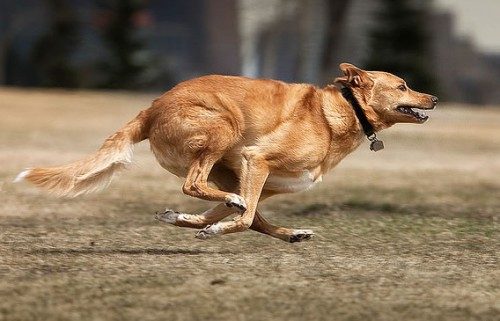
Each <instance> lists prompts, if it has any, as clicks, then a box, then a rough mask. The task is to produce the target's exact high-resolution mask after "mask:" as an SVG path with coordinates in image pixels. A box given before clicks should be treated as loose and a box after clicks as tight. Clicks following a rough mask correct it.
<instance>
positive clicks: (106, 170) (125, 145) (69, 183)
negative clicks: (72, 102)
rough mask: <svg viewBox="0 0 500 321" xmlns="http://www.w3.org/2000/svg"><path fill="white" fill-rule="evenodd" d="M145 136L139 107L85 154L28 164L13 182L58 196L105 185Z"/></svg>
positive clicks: (129, 159)
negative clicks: (76, 158)
mask: <svg viewBox="0 0 500 321" xmlns="http://www.w3.org/2000/svg"><path fill="white" fill-rule="evenodd" d="M147 136H148V119H147V114H146V112H145V111H142V112H141V113H139V115H137V117H135V118H134V119H133V120H131V121H130V122H128V123H127V124H126V125H125V126H124V127H123V128H121V129H120V130H119V131H117V132H116V133H114V134H113V135H111V136H110V137H108V138H107V139H106V140H105V141H104V144H102V146H101V147H100V148H99V150H98V151H97V152H96V153H95V154H94V155H91V156H88V157H87V158H85V159H83V160H80V161H77V162H74V163H71V164H68V165H64V166H58V167H47V168H28V169H26V170H25V171H23V172H21V173H20V174H19V175H18V176H17V177H16V179H15V180H14V182H18V181H21V180H23V179H24V180H27V181H29V182H31V183H33V184H34V185H36V186H38V187H41V188H44V189H46V190H47V191H48V192H50V193H51V194H54V195H57V196H71V197H74V196H78V195H81V194H85V193H90V192H94V191H97V190H100V189H103V188H105V187H106V186H107V185H108V184H109V183H110V181H111V178H112V177H113V174H114V173H115V172H116V171H117V170H120V169H123V168H125V167H126V166H127V165H128V164H130V163H131V162H132V147H133V144H135V143H138V142H140V141H142V140H144V139H146V138H147Z"/></svg>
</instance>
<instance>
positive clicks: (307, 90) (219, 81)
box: [21, 64, 436, 241]
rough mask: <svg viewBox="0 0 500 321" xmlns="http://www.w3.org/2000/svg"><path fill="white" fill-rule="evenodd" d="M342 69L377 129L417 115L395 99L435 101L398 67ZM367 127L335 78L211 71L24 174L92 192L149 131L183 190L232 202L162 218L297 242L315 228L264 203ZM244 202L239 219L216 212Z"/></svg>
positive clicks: (334, 159)
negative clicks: (99, 140)
mask: <svg viewBox="0 0 500 321" xmlns="http://www.w3.org/2000/svg"><path fill="white" fill-rule="evenodd" d="M340 68H341V70H342V71H343V73H344V76H343V77H339V78H337V79H335V83H336V84H340V85H342V86H347V87H349V88H351V89H352V91H353V93H354V95H355V97H356V98H357V100H358V101H359V102H360V104H361V106H362V108H363V109H364V111H365V114H366V115H367V117H368V119H369V121H370V122H371V123H372V124H373V126H374V127H375V129H376V130H377V131H379V130H382V129H384V128H387V127H390V126H392V125H393V124H395V123H397V122H415V123H418V122H421V121H418V120H416V119H415V118H413V117H412V116H409V115H406V114H402V113H401V112H399V111H398V110H396V108H397V107H398V106H401V105H411V106H413V107H417V108H420V109H431V108H433V107H434V106H435V103H436V99H435V98H433V96H430V95H427V94H422V93H418V92H415V91H412V90H410V89H409V88H407V86H406V84H404V81H403V80H402V79H400V78H398V77H396V76H394V75H391V74H388V73H384V72H373V71H364V70H361V69H359V68H357V67H355V66H353V65H350V64H341V65H340ZM363 136H364V135H363V131H362V128H361V126H360V123H359V121H358V119H357V118H356V116H355V113H354V111H353V108H352V106H351V105H350V104H349V103H348V102H347V101H346V100H345V99H344V98H343V96H342V95H341V93H340V91H339V90H338V89H337V88H336V87H334V86H327V87H326V88H323V89H320V88H317V87H315V86H312V85H308V84H287V83H284V82H280V81H275V80H261V79H249V78H243V77H233V76H217V75H213V76H205V77H200V78H196V79H192V80H188V81H185V82H183V83H180V84H179V85H177V86H176V87H174V88H173V89H171V90H170V91H168V92H166V93H165V94H163V95H162V96H161V97H159V98H158V99H156V100H155V101H154V102H153V104H152V106H151V107H150V108H149V109H147V110H145V111H143V112H141V113H140V114H139V115H138V116H137V117H136V118H135V119H134V120H132V121H131V122H130V123H128V124H127V125H126V126H125V127H123V128H122V129H121V130H120V131H118V132H117V133H116V134H114V135H112V136H111V137H109V138H108V139H107V140H106V141H105V143H104V144H103V146H102V147H101V148H100V149H99V150H98V151H97V153H96V154H95V155H93V156H90V157H89V158H87V159H85V160H83V161H79V162H76V163H73V164H70V165H66V166H61V167H53V168H34V169H31V170H29V172H28V173H27V174H26V173H25V174H26V175H25V176H24V177H25V179H27V180H28V181H30V182H32V183H34V184H35V185H37V186H40V187H43V188H45V189H47V190H49V191H50V192H53V193H55V194H57V195H71V196H76V195H79V194H82V193H86V192H90V191H93V190H96V189H98V188H101V187H103V186H105V185H106V184H107V183H108V182H109V180H110V179H111V177H112V175H113V172H115V171H116V170H118V169H122V168H123V167H125V165H126V164H128V163H129V162H130V158H131V146H132V144H133V143H136V142H138V141H141V140H143V139H146V138H148V139H149V141H150V144H151V150H152V151H153V153H154V155H155V156H156V158H157V160H158V162H159V163H160V164H161V166H163V167H164V168H165V169H167V170H168V171H170V172H172V173H174V174H175V175H177V176H180V177H186V182H185V183H184V186H183V191H184V193H186V194H188V195H191V196H194V197H198V198H201V199H205V200H210V201H217V202H223V203H226V204H227V205H228V206H232V208H230V209H227V208H224V207H220V206H217V207H215V208H214V209H212V210H210V211H207V212H206V213H204V214H201V215H188V214H182V213H177V212H166V213H164V215H163V216H160V217H159V219H162V220H164V221H166V222H169V223H172V224H174V225H178V226H186V227H196V228H203V229H202V230H201V231H200V232H198V234H197V237H199V238H208V237H211V236H213V235H217V234H226V233H232V232H238V231H243V230H245V229H247V228H252V229H255V230H257V231H259V232H262V233H265V234H269V235H271V236H274V237H278V238H280V239H283V240H286V241H300V240H302V239H307V238H308V237H310V235H311V234H312V232H310V231H303V230H293V229H287V228H282V227H279V226H274V225H271V224H270V223H268V222H267V221H266V220H265V219H264V218H263V217H262V216H261V215H260V213H258V211H257V204H258V202H259V201H260V200H263V199H265V198H267V197H270V196H272V195H276V194H280V193H287V192H295V191H298V190H302V189H307V188H309V187H311V186H312V185H313V184H315V183H316V182H318V181H320V180H321V177H322V175H324V174H325V173H326V172H328V171H329V170H330V169H332V168H333V167H334V166H335V165H337V164H338V163H339V162H340V161H341V160H342V159H343V158H344V157H345V156H347V155H348V154H349V153H350V152H352V151H353V150H354V149H356V148H357V147H358V146H359V145H360V144H361V142H362V141H363ZM21 176H23V175H21ZM21 178H22V177H21ZM210 181H211V182H214V183H215V184H216V185H217V186H218V188H217V189H216V188H213V187H212V186H210V185H209V184H208V182H210ZM238 211H239V212H240V215H239V216H238V217H237V218H236V219H235V220H233V221H228V222H221V221H220V220H222V219H223V218H224V217H226V216H228V215H230V214H233V213H235V212H238Z"/></svg>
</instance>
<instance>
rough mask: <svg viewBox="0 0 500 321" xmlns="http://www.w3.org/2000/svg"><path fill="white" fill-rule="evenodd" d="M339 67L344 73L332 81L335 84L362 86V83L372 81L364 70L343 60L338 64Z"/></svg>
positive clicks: (370, 82) (368, 83)
mask: <svg viewBox="0 0 500 321" xmlns="http://www.w3.org/2000/svg"><path fill="white" fill-rule="evenodd" d="M339 68H340V70H341V71H342V72H343V73H344V76H343V77H337V78H335V80H334V81H333V83H334V84H335V85H336V84H341V85H342V86H345V87H362V86H364V85H372V84H373V81H372V80H371V78H370V76H369V75H368V73H367V72H366V71H364V70H362V69H359V68H358V67H356V66H354V65H352V64H349V63H346V62H344V63H341V64H340V65H339Z"/></svg>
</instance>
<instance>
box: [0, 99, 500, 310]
mask: <svg viewBox="0 0 500 321" xmlns="http://www.w3.org/2000/svg"><path fill="white" fill-rule="evenodd" d="M152 98H154V97H153V96H152V95H144V94H142V95H141V94H126V93H112V94H111V93H94V92H59V91H24V90H15V89H0V115H1V117H0V133H1V135H0V163H1V164H2V166H1V168H0V180H1V181H0V199H1V204H0V231H1V233H0V320H285V319H286V320H498V317H499V315H500V268H499V258H498V255H499V253H500V235H499V216H500V108H499V109H494V108H481V109H480V108H465V107H462V108H460V107H458V106H447V105H441V106H440V108H439V109H438V110H436V111H435V112H432V115H431V119H430V121H429V122H428V123H427V124H425V125H422V126H418V125H399V126H395V127H394V128H392V129H389V130H387V131H385V132H383V133H382V134H381V135H380V136H381V138H382V139H384V142H385V144H386V149H385V150H384V151H382V152H378V153H373V152H370V151H368V146H367V144H364V145H363V146H361V147H360V149H359V150H358V151H356V152H355V153H354V154H353V155H351V156H349V157H348V158H347V159H346V160H345V161H344V162H343V163H341V166H339V167H338V168H337V169H335V170H334V171H333V172H332V173H331V174H330V175H329V176H328V177H327V178H326V179H325V181H324V182H323V183H322V184H319V185H318V186H316V187H315V188H314V189H312V190H310V191H307V192H304V193H300V194H293V195H285V196H279V197H276V198H274V199H270V200H269V201H267V202H266V203H264V204H262V209H263V211H264V215H266V216H267V217H268V218H269V219H270V220H271V221H273V222H276V223H279V224H281V225H286V226H293V227H303V228H312V229H314V230H315V232H316V233H317V237H316V238H315V239H314V240H313V241H310V242H305V243H295V244H287V243H284V242H282V241H279V240H276V239H273V238H270V237H267V236H263V235H260V234H257V233H255V232H253V231H249V232H245V233H239V234H234V235H228V236H224V237H220V238H217V239H213V240H207V241H201V240H197V239H195V238H194V233H195V232H196V231H195V230H190V229H182V228H176V227H171V226H167V225H163V224H160V223H158V222H156V221H155V220H154V219H153V214H154V212H155V211H157V210H161V209H163V208H165V207H170V208H174V209H178V210H183V211H187V212H193V213H194V212H199V211H202V210H204V209H206V208H208V207H209V206H210V205H211V204H208V203H206V202H203V201H199V200H195V199H192V198H189V197H187V196H184V195H182V193H181V190H180V183H181V182H180V181H179V180H178V179H177V178H175V177H174V176H173V175H171V174H169V173H167V172H166V171H164V170H163V169H161V168H160V167H159V165H158V164H157V163H156V162H155V160H154V158H153V156H152V154H150V152H149V150H148V148H149V147H148V144H147V143H146V142H144V143H141V144H139V145H138V146H137V148H136V154H135V160H136V165H134V166H132V168H131V170H130V171H128V172H126V173H124V174H122V175H121V176H120V177H118V178H117V179H115V180H114V181H113V183H112V184H111V186H110V187H109V188H108V189H107V190H106V191H104V192H101V193H98V194H93V195H88V196H85V197H80V198H77V199H54V198H52V197H48V196H46V195H44V194H43V193H41V192H39V191H37V190H35V189H34V188H32V187H31V186H28V185H27V184H24V183H23V184H15V185H14V184H12V183H10V182H11V180H12V179H13V178H14V177H15V174H16V173H17V172H19V171H20V170H22V169H23V168H24V167H29V166H32V165H55V164H60V163H64V162H67V161H71V160H75V159H78V158H80V157H82V156H84V155H85V154H87V153H90V152H92V151H93V150H95V149H96V148H97V147H98V146H99V145H100V143H101V142H102V140H103V139H104V138H105V137H106V136H107V135H108V134H110V133H112V132H113V131H114V130H115V129H117V128H118V127H120V126H121V125H122V124H123V123H125V122H126V121H127V120H129V119H130V118H132V117H133V116H134V115H135V114H136V113H137V112H138V111H139V110H140V109H142V108H145V107H147V106H148V105H149V103H150V101H151V100H152Z"/></svg>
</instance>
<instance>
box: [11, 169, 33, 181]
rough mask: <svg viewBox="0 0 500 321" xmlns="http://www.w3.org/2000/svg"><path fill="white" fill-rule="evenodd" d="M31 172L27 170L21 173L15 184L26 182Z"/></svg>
mask: <svg viewBox="0 0 500 321" xmlns="http://www.w3.org/2000/svg"><path fill="white" fill-rule="evenodd" d="M30 172H31V169H26V170H24V171H22V172H21V173H19V174H18V175H17V176H16V178H15V179H14V181H13V183H19V182H20V181H22V180H24V178H25V177H26V176H28V174H29V173H30Z"/></svg>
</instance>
